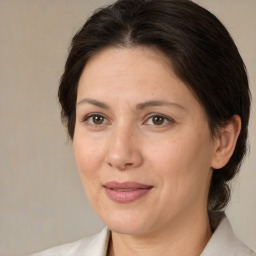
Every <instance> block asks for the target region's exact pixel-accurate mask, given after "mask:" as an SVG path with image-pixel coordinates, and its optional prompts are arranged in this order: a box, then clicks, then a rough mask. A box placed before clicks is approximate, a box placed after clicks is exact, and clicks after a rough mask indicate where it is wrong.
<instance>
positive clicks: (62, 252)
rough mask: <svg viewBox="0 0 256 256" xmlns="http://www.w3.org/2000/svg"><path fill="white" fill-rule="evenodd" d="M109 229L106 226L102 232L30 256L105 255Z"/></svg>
mask: <svg viewBox="0 0 256 256" xmlns="http://www.w3.org/2000/svg"><path fill="white" fill-rule="evenodd" d="M109 234H110V232H109V230H108V228H104V229H103V230H102V231H101V232H100V233H98V234H96V235H93V236H90V237H86V238H83V239H81V240H78V241H75V242H72V243H68V244H63V245H59V246H56V247H53V248H50V249H48V250H45V251H42V252H39V253H35V254H33V255H30V256H56V255H58V256H75V255H88V256H94V255H95V256H105V254H106V251H107V246H108V240H109Z"/></svg>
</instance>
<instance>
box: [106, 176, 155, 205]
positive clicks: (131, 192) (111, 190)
mask: <svg viewBox="0 0 256 256" xmlns="http://www.w3.org/2000/svg"><path fill="white" fill-rule="evenodd" d="M104 188H105V191H106V194H107V196H108V197H109V198H110V199H111V200H113V201H115V202H118V203H129V202H132V201H135V200H137V199H138V198H140V197H142V196H144V195H145V194H147V193H148V192H149V191H150V190H151V189H152V188H153V186H149V185H145V184H141V183H137V182H124V183H119V182H115V181H111V182H108V183H106V184H105V185H104Z"/></svg>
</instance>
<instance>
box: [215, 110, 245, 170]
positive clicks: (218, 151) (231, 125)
mask: <svg viewBox="0 0 256 256" xmlns="http://www.w3.org/2000/svg"><path fill="white" fill-rule="evenodd" d="M240 131H241V118H240V116H238V115H234V116H232V117H231V118H230V120H229V121H228V122H227V124H226V125H225V126H224V127H222V128H220V129H219V131H218V134H217V135H216V138H215V148H214V155H213V159H212V164H211V167H212V168H213V169H220V168H222V167H224V166H225V165H226V164H227V163H228V161H229V159H230V158H231V156H232V154H233V152H234V150H235V147H236V142H237V139H238V136H239V134H240Z"/></svg>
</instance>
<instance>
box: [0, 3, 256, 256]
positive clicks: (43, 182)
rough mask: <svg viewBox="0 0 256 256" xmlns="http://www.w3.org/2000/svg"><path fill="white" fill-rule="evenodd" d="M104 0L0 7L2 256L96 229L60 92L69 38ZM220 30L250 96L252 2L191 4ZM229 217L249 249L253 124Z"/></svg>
mask: <svg viewBox="0 0 256 256" xmlns="http://www.w3.org/2000/svg"><path fill="white" fill-rule="evenodd" d="M110 2H111V1H107V0H106V1H103V0H101V1H100V0H98V1H96V0H94V1H93V0H74V1H70V0H0V33H1V37H0V125H1V128H0V141H1V147H0V170H1V179H0V255H1V256H23V255H26V254H29V253H32V252H35V251H39V250H42V249H45V248H48V247H51V246H55V245H58V244H61V243H66V242H69V241H73V240H76V239H79V238H81V237H84V236H86V235H88V234H92V233H95V232H97V231H98V230H99V229H100V228H101V227H102V226H103V224H102V223H101V222H100V220H99V219H98V217H97V216H96V215H95V214H94V212H93V210H92V209H91V207H90V205H89V203H88V201H87V199H86V196H85V195H84V192H83V188H82V185H81V183H80V180H79V176H78V172H77V170H76V166H75V162H74V159H73V153H72V143H71V142H68V140H67V136H66V131H65V129H64V127H63V126H62V125H61V122H60V114H59V112H60V109H59V106H58V101H57V89H58V82H59V79H60V76H61V74H62V71H63V67H64V63H65V59H66V57H67V52H68V46H69V43H70V40H71V38H72V36H73V35H74V33H75V32H76V31H77V30H78V28H80V27H81V26H82V25H83V23H84V22H85V20H86V18H87V17H88V16H89V14H91V12H92V11H93V10H94V9H95V8H97V7H99V6H102V5H103V4H106V3H110ZM195 2H197V3H200V4H202V5H203V6H204V7H206V8H207V9H209V10H210V11H212V12H213V13H214V14H216V15H217V17H219V19H220V20H221V21H222V22H223V23H224V24H225V25H226V27H227V28H228V30H229V31H230V33H231V34H232V36H233V38H234V40H235V42H236V43H237V46H238V48H239V49H240V53H241V55H242V57H243V58H244V61H245V63H246V65H247V68H248V73H249V79H250V86H251V91H252V95H253V98H254V99H256V84H255V83H256V33H255V27H256V13H255V10H256V1H255V0H196V1H195ZM255 109H256V106H255V102H254V101H253V110H252V118H251V124H250V145H251V150H250V154H249V156H248V157H247V158H246V160H245V163H244V165H243V167H242V170H241V173H240V175H239V177H238V178H237V179H236V180H235V181H234V182H233V183H232V187H233V190H234V192H233V198H232V202H231V204H230V206H229V208H228V210H227V213H228V216H229V217H230V220H231V223H232V225H233V228H234V230H235V231H236V233H237V235H238V236H239V237H240V238H241V239H242V240H244V241H245V242H246V243H247V244H248V245H249V246H251V247H252V248H253V249H254V250H256V198H255V196H256V171H255V166H256V120H255Z"/></svg>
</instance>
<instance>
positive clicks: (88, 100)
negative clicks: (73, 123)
mask: <svg viewBox="0 0 256 256" xmlns="http://www.w3.org/2000/svg"><path fill="white" fill-rule="evenodd" d="M83 103H89V104H91V105H94V106H96V107H99V108H104V109H110V106H108V105H107V104H105V103H103V102H101V101H98V100H93V99H87V98H85V99H82V100H80V101H79V102H78V103H77V105H81V104H83Z"/></svg>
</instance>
